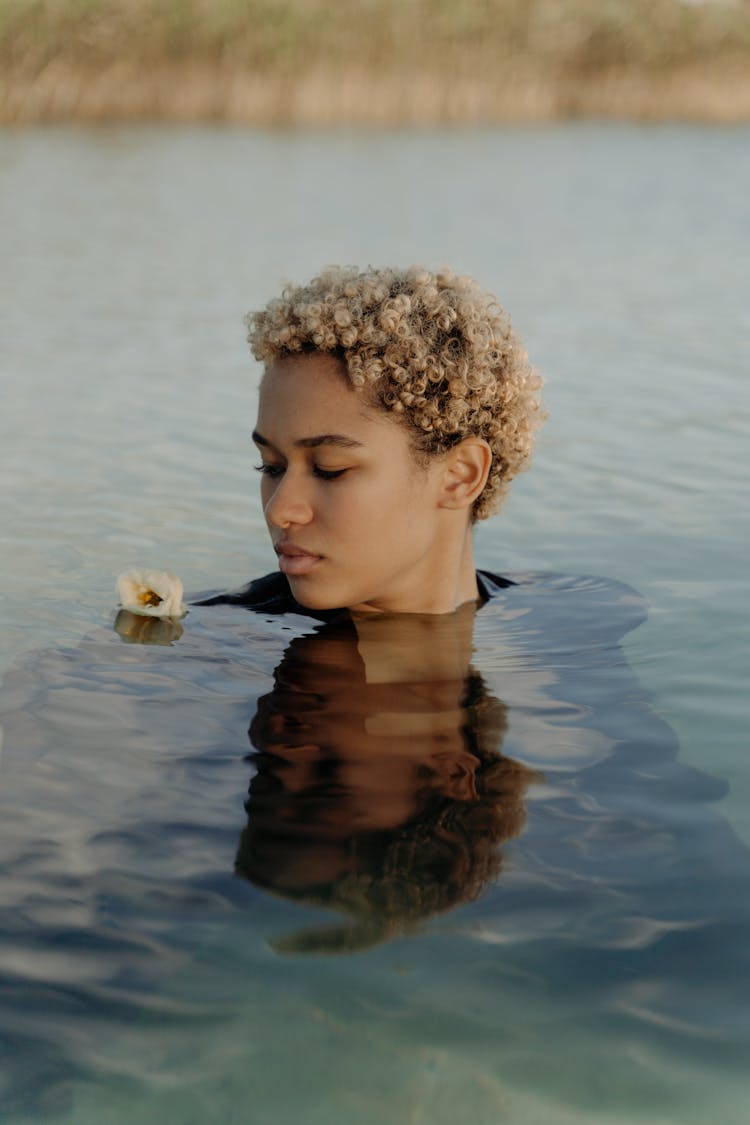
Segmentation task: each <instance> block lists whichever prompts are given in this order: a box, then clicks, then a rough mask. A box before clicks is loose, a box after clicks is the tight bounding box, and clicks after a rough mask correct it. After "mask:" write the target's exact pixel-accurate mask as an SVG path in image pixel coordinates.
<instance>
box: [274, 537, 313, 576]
mask: <svg viewBox="0 0 750 1125" xmlns="http://www.w3.org/2000/svg"><path fill="white" fill-rule="evenodd" d="M274 550H275V551H276V554H277V555H278V556H279V570H280V571H281V573H282V574H291V575H299V574H308V573H309V572H310V571H311V570H312V569H313V568H314V567H316V566H317V565H318V563H319V562H320V561H321V559H322V556H321V555H315V554H313V552H312V551H305V550H304V549H303V548H302V547H297V546H295V544H294V543H285V542H283V541H282V542H281V543H274Z"/></svg>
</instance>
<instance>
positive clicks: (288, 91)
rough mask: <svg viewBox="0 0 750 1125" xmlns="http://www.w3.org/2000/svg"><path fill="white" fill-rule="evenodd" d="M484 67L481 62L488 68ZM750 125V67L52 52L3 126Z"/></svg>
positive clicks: (21, 73)
mask: <svg viewBox="0 0 750 1125" xmlns="http://www.w3.org/2000/svg"><path fill="white" fill-rule="evenodd" d="M482 69H483V68H482ZM596 118H600V119H603V120H612V121H641V122H648V121H651V122H666V121H680V122H691V123H695V124H741V123H747V122H750V68H749V67H748V66H747V65H745V64H744V61H743V62H740V61H739V60H737V62H736V63H734V64H729V63H720V62H719V60H716V61H715V62H713V63H710V64H709V63H705V62H704V63H701V64H700V65H698V64H696V63H692V64H683V65H681V66H675V67H672V68H669V69H661V70H645V69H637V68H634V67H632V66H631V67H619V68H618V67H609V68H606V69H602V70H597V71H590V72H588V73H580V72H578V73H571V72H569V71H565V70H550V69H547V70H546V71H545V70H544V69H543V68H541V67H539V66H534V65H532V64H529V63H527V62H517V63H511V64H509V65H508V66H506V67H503V68H502V70H501V71H500V72H499V73H498V70H497V69H494V70H492V71H489V72H486V73H482V72H481V70H480V71H479V72H477V71H474V72H470V71H466V72H462V73H456V72H454V73H453V74H449V75H448V76H446V71H445V70H444V69H443V70H441V71H440V72H439V73H436V72H434V71H430V70H425V71H423V72H417V73H414V72H413V71H410V72H405V71H404V72H400V73H397V72H391V73H387V72H385V73H384V72H383V71H382V70H378V71H375V70H371V69H367V68H362V67H359V68H355V67H351V68H349V69H346V70H342V69H341V68H334V67H330V66H327V67H326V66H318V67H314V68H311V69H309V70H307V71H305V72H302V73H296V74H294V75H290V74H280V73H278V72H275V73H266V74H263V73H259V72H258V71H255V72H249V71H248V69H247V67H242V66H229V65H226V64H223V63H222V62H220V61H212V60H200V61H197V60H196V61H193V60H190V59H181V60H179V61H175V62H164V63H158V64H156V65H150V66H147V65H145V64H134V63H132V62H130V61H128V62H122V63H118V62H114V63H112V64H111V65H108V66H104V67H96V68H92V67H84V66H81V65H76V64H72V63H71V62H69V61H67V60H63V59H53V60H51V61H50V62H49V63H48V64H47V65H46V66H44V67H43V68H42V69H40V70H39V71H36V72H32V73H30V72H29V70H28V69H27V68H22V67H19V68H17V69H14V68H8V69H6V70H5V71H4V72H3V73H2V74H0V125H45V124H53V123H54V124H57V123H64V122H70V123H85V122H88V123H95V122H139V121H141V122H164V123H168V122H173V123H178V122H179V123H191V122H192V123H208V122H216V123H227V124H238V125H256V126H307V127H314V126H336V125H338V126H440V125H467V126H468V125H483V124H488V125H491V124H514V123H517V124H530V123H543V122H552V121H564V120H574V119H596Z"/></svg>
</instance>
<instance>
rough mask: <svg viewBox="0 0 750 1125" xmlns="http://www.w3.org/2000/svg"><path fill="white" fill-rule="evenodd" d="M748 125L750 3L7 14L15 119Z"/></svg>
mask: <svg viewBox="0 0 750 1125" xmlns="http://www.w3.org/2000/svg"><path fill="white" fill-rule="evenodd" d="M572 116H601V117H610V118H612V117H615V118H617V117H620V118H636V119H663V118H673V119H688V120H706V121H747V120H750V3H749V2H748V0H0V120H1V121H4V122H6V123H9V122H44V121H64V120H89V121H91V120H113V119H114V120H181V121H198V120H224V121H236V122H248V123H255V124H270V123H272V124H283V123H290V124H328V123H352V124H367V123H371V124H401V123H403V124H411V123H419V124H428V123H440V122H482V121H488V122H492V121H513V120H517V121H528V120H549V119H554V118H560V117H572Z"/></svg>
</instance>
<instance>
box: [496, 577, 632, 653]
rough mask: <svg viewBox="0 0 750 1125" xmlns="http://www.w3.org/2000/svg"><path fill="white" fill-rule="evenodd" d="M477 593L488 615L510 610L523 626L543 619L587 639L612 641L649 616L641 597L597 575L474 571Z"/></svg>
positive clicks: (555, 629) (559, 629)
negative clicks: (523, 623) (521, 620)
mask: <svg viewBox="0 0 750 1125" xmlns="http://www.w3.org/2000/svg"><path fill="white" fill-rule="evenodd" d="M477 583H478V585H479V591H480V594H481V595H482V596H483V598H484V599H485V605H486V606H487V610H488V611H489V614H490V616H493V615H495V616H496V615H497V613H498V612H499V613H512V614H513V616H514V617H517V616H523V617H524V619H525V620H526V623H527V625H529V626H531V624H532V622H533V623H534V626H537V623H539V624H541V623H543V624H544V629H545V632H547V633H549V632H558V633H559V634H560V636H561V637H562V636H565V635H566V634H567V635H568V636H578V637H579V638H582V637H583V635H584V633H585V634H587V635H588V636H589V639H590V640H593V639H596V640H597V641H600V640H602V639H603V638H604V637H606V638H607V639H608V640H609V641H612V640H616V639H617V638H619V637H622V636H624V635H625V634H626V633H629V632H631V631H632V630H633V629H636V628H637V627H638V626H639V625H641V624H642V623H643V621H645V619H646V618H647V616H648V607H647V603H646V600H645V598H644V597H643V596H642V595H641V594H639V593H638V591H637V590H634V589H633V587H632V586H628V585H627V584H626V583H625V582H620V581H619V580H618V579H615V578H605V577H602V576H598V575H571V574H557V573H554V572H546V571H524V572H521V573H514V574H513V575H512V576H505V577H501V576H500V575H497V574H492V573H491V572H489V571H485V570H480V571H477Z"/></svg>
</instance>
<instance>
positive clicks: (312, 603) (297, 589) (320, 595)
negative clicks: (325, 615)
mask: <svg viewBox="0 0 750 1125" xmlns="http://www.w3.org/2000/svg"><path fill="white" fill-rule="evenodd" d="M289 589H290V590H291V591H292V595H293V597H294V600H295V601H296V602H299V604H300V605H302V606H304V607H305V609H346V606H345V604H344V603H343V602H342V600H341V598H334V597H332V596H331V595H328V596H327V597H326V594H325V592H324V591H319V592H316V591H315V590H311V589H310V588H309V585H308V584H307V583H305V582H299V581H297V582H292V581H290V582H289Z"/></svg>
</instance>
